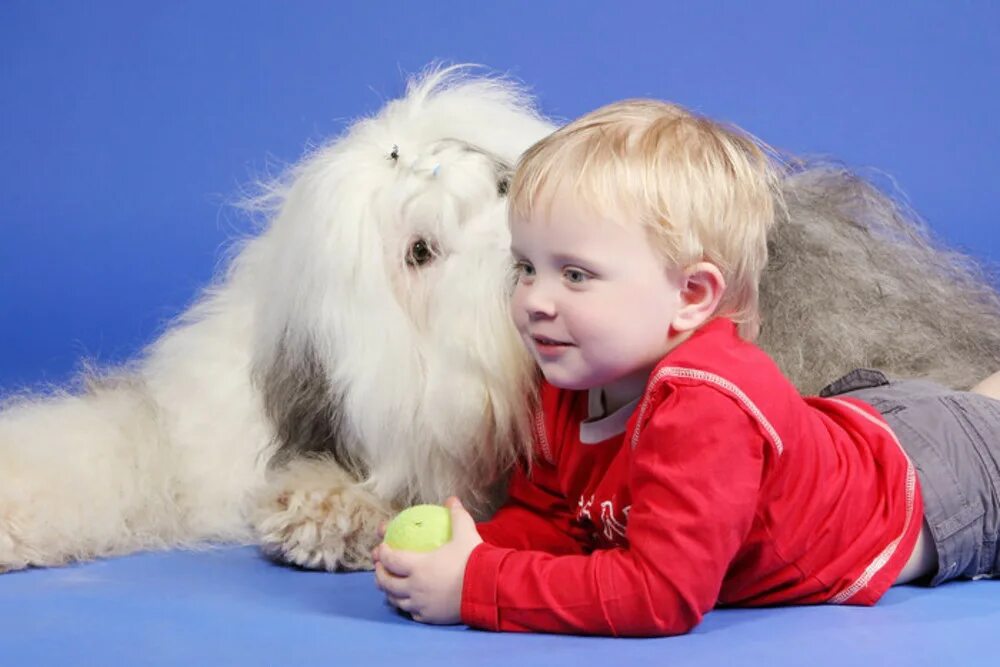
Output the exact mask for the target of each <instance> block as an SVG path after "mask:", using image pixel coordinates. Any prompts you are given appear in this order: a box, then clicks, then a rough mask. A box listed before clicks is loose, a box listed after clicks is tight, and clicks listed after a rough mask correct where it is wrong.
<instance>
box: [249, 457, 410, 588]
mask: <svg viewBox="0 0 1000 667" xmlns="http://www.w3.org/2000/svg"><path fill="white" fill-rule="evenodd" d="M391 514H392V509H391V508H390V506H389V505H388V503H386V502H384V501H382V500H380V499H378V498H377V497H375V496H374V495H372V494H371V493H369V492H368V491H366V490H365V489H364V488H362V487H361V486H360V485H359V484H358V483H357V482H356V481H355V480H354V479H353V478H352V477H351V476H350V475H348V474H347V473H346V472H345V471H344V470H343V469H342V468H341V467H340V466H339V465H337V463H336V462H334V461H332V460H329V459H309V458H299V459H295V460H293V461H291V462H289V463H288V465H287V466H285V467H284V468H281V469H279V470H275V471H273V472H272V478H271V479H270V481H269V483H268V485H267V487H266V488H265V489H264V490H263V492H262V493H261V494H260V495H259V496H258V498H257V502H256V516H255V520H254V524H255V527H256V529H257V533H258V535H257V537H258V539H259V541H260V543H261V547H262V549H263V550H264V553H266V554H267V555H268V556H270V557H271V558H274V559H276V560H279V561H282V562H286V563H291V564H294V565H298V566H300V567H305V568H310V569H324V570H331V571H333V570H366V569H371V567H372V560H371V551H372V548H373V547H375V545H376V544H377V543H378V526H379V524H380V523H381V522H382V521H385V520H386V519H388V518H389V517H390V516H391Z"/></svg>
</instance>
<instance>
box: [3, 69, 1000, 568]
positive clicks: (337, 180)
mask: <svg viewBox="0 0 1000 667" xmlns="http://www.w3.org/2000/svg"><path fill="white" fill-rule="evenodd" d="M552 129H553V126H552V124H551V123H549V122H548V121H546V120H545V119H543V118H542V117H540V116H539V115H538V114H537V113H536V112H535V111H534V108H533V105H532V102H531V100H530V99H529V98H528V97H526V96H525V95H524V93H523V92H522V91H521V90H520V89H518V88H517V87H516V86H515V85H513V84H511V83H510V82H506V81H502V80H497V79H491V78H482V77H480V78H477V77H474V76H471V75H470V74H469V72H468V71H466V70H463V69H462V68H450V69H436V70H432V71H430V72H428V73H426V74H425V75H423V76H421V77H418V78H417V79H415V80H414V81H411V83H410V85H409V87H408V89H407V92H406V95H405V96H404V97H403V98H402V99H399V100H396V101H394V102H391V103H390V104H388V105H387V106H386V107H385V108H384V109H382V110H381V111H380V112H379V113H378V114H377V115H376V116H374V117H372V118H368V119H364V120H361V121H359V122H357V123H356V124H354V125H353V126H352V127H351V128H350V129H349V131H348V132H347V133H346V134H345V135H343V136H342V137H340V138H338V139H336V140H335V141H333V142H332V143H330V144H328V145H326V146H324V147H322V148H320V149H318V150H316V151H315V152H314V153H312V154H311V155H309V156H307V157H306V158H305V159H304V160H303V161H302V162H301V163H300V164H298V165H297V166H296V167H294V168H293V169H292V170H290V172H289V173H288V174H287V175H286V177H285V178H283V179H281V180H280V181H279V182H277V183H274V184H272V185H270V186H269V187H268V188H267V189H266V190H265V191H264V192H263V193H262V194H261V195H260V196H259V197H257V198H256V199H254V200H253V201H252V202H250V207H251V208H252V209H254V210H255V211H258V212H263V213H264V214H265V215H266V218H267V225H266V227H265V228H264V230H263V231H262V232H261V233H260V234H259V235H258V236H256V237H255V238H252V239H251V240H249V241H247V242H245V243H243V244H242V245H241V246H240V247H238V248H237V249H236V252H235V254H234V256H233V259H232V261H231V262H230V264H229V267H228V270H227V271H226V272H225V274H224V275H223V276H221V277H220V279H219V280H218V281H217V283H216V284H215V285H213V286H211V287H210V288H208V289H207V290H206V291H205V293H204V295H203V296H202V298H201V299H200V301H199V302H198V303H197V304H196V305H194V306H193V307H192V308H191V309H190V310H188V311H187V312H186V313H184V314H183V315H182V316H181V317H180V318H179V319H178V321H177V322H175V323H174V324H173V326H172V327H171V328H170V329H169V330H168V331H167V332H166V333H165V334H164V335H163V336H162V337H161V338H160V339H159V340H157V341H156V342H155V343H154V344H153V345H152V346H151V347H150V348H149V349H148V350H146V351H145V353H144V354H143V355H142V357H141V358H140V359H138V360H136V361H135V362H134V363H133V364H131V365H129V366H128V367H126V368H122V369H117V370H112V371H107V372H104V373H100V374H98V373H93V372H92V373H88V374H87V376H86V377H85V378H84V379H83V380H82V386H81V387H79V388H77V389H76V390H75V391H72V392H65V393H57V394H54V395H49V396H21V397H12V398H8V400H7V402H6V404H5V405H4V406H3V408H2V412H0V570H4V569H16V568H23V567H26V566H30V565H36V566H46V565H58V564H61V563H66V562H68V561H72V560H78V559H85V558H92V557H95V556H106V555H111V554H121V553H126V552H129V551H134V550H139V549H151V548H165V547H172V546H178V545H196V544H198V543H201V542H205V541H213V542H241V543H247V542H258V543H260V544H261V545H263V548H264V550H265V551H266V552H267V553H268V554H270V555H272V556H274V557H276V558H278V559H281V560H284V561H288V562H291V563H295V564H298V565H302V566H305V567H313V568H326V569H331V570H332V569H341V568H342V569H357V568H364V567H368V566H369V565H370V561H369V556H368V554H369V551H370V548H371V547H372V546H373V544H374V541H375V539H376V538H375V534H376V526H377V525H378V523H379V522H380V521H381V520H383V519H384V518H385V517H387V516H389V514H390V513H391V512H393V511H395V510H396V509H398V508H400V507H402V506H405V505H408V504H411V503H414V502H417V501H426V502H436V501H440V500H442V499H443V498H444V497H445V496H447V495H450V494H457V495H459V496H461V497H462V498H463V500H464V501H465V502H466V503H467V505H469V506H470V507H472V508H473V509H475V510H476V511H477V512H478V513H479V514H480V515H484V514H486V513H488V512H489V511H490V509H491V507H492V503H494V502H495V500H496V499H497V497H498V494H497V489H498V488H499V487H498V484H499V483H500V482H502V479H503V474H504V472H505V471H506V470H508V469H509V467H510V466H511V464H512V463H513V462H514V461H515V460H517V459H518V457H521V456H524V455H525V454H526V453H527V443H528V442H529V440H530V437H529V434H530V424H527V423H526V416H527V415H529V414H530V411H529V405H530V400H531V397H532V392H533V385H534V371H533V366H532V364H531V362H530V359H529V358H528V356H527V354H526V353H525V352H524V350H523V349H522V347H521V344H520V342H519V340H518V338H517V336H516V334H515V332H514V331H513V329H512V325H511V324H510V322H509V319H508V314H507V311H506V301H507V292H508V287H509V283H508V282H507V281H508V280H509V262H510V260H509V258H508V248H507V244H508V233H507V227H506V219H505V201H504V197H505V193H506V188H507V179H508V177H509V172H510V170H511V167H512V165H513V164H514V163H515V161H516V159H517V156H518V154H519V153H520V152H521V151H523V150H524V149H525V148H527V147H528V146H529V145H531V144H532V143H533V142H534V141H536V140H538V139H539V138H541V137H542V136H544V135H545V134H547V133H548V132H549V131H551V130H552ZM784 196H785V208H784V209H783V220H782V221H781V222H780V224H779V225H778V226H777V231H776V233H775V234H774V236H773V242H772V248H771V252H772V262H771V264H770V266H769V269H768V272H767V274H766V276H765V280H764V285H763V290H762V307H763V321H764V328H763V332H762V337H761V343H762V344H763V346H764V347H765V348H766V349H767V350H768V351H770V352H771V353H772V355H774V356H775V357H776V359H777V360H778V362H779V364H780V365H781V366H782V367H783V368H784V370H785V371H786V372H787V373H789V375H790V376H791V377H792V379H793V380H794V381H795V382H796V383H797V384H798V386H799V387H800V388H801V389H803V390H805V391H809V392H813V391H816V390H817V389H818V388H819V387H820V386H822V384H824V383H825V382H827V381H829V380H832V379H834V378H835V377H836V376H837V375H838V374H840V373H842V372H844V371H847V370H850V369H852V368H854V367H857V366H877V367H881V368H884V369H886V370H888V371H889V372H891V373H894V374H897V375H920V376H929V377H935V378H937V379H939V380H942V381H944V382H946V383H948V384H951V385H955V386H962V385H965V386H968V385H969V384H971V383H973V382H974V381H975V380H978V379H979V378H981V377H983V376H985V375H987V374H988V372H989V371H991V370H993V369H995V368H1000V299H998V296H997V294H996V293H995V292H994V291H993V289H992V288H990V287H989V284H988V282H987V281H986V280H984V279H983V278H982V277H981V276H980V275H979V273H978V272H977V270H976V269H975V267H974V266H973V265H972V264H971V263H970V262H969V261H968V260H967V259H966V258H964V257H961V256H959V255H955V254H953V253H949V252H945V251H941V250H937V249H935V248H934V247H933V246H932V245H931V244H930V243H929V242H928V241H927V238H926V235H925V234H924V233H923V231H922V230H921V229H920V227H919V226H918V225H916V224H915V223H914V222H913V221H912V219H911V217H910V216H908V215H906V214H905V211H902V210H901V209H900V208H898V207H897V206H895V205H894V204H893V203H892V202H891V200H889V199H888V198H887V197H886V196H884V195H883V194H882V193H880V192H879V191H878V190H877V189H875V188H873V187H871V186H870V185H868V184H867V183H866V182H865V181H863V180H861V179H859V178H857V177H856V176H854V175H852V174H851V173H849V172H847V171H844V170H841V169H837V168H832V167H829V166H822V165H820V166H814V165H809V164H798V165H797V166H795V165H793V167H790V168H789V170H788V175H787V178H786V180H785V193H784Z"/></svg>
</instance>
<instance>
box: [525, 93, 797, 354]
mask: <svg viewBox="0 0 1000 667" xmlns="http://www.w3.org/2000/svg"><path fill="white" fill-rule="evenodd" d="M773 156H774V152H773V151H771V150H770V149H769V148H768V147H767V146H765V145H764V144H763V143H761V142H760V141H758V140H757V139H755V138H754V137H752V136H750V135H748V134H747V133H745V132H743V131H741V130H739V129H738V128H735V127H729V126H725V125H722V124H720V123H717V122H715V121H712V120H710V119H708V118H704V117H701V116H698V115H696V114H694V113H692V112H690V111H688V110H686V109H684V108H682V107H680V106H677V105H675V104H668V103H665V102H658V101H654V100H626V101H623V102H616V103H614V104H610V105H608V106H605V107H602V108H600V109H598V110H596V111H593V112H591V113H589V114H587V115H585V116H583V117H581V118H579V119H577V120H575V121H573V122H572V123H570V124H569V125H566V126H565V127H563V128H561V129H559V130H557V131H556V132H554V133H552V134H551V135H549V136H547V137H546V138H544V139H542V140H541V141H539V142H538V143H536V144H535V145H534V146H532V147H531V148H529V149H528V151H527V152H526V153H525V154H524V155H523V156H522V157H521V159H520V162H519V163H518V167H517V171H516V173H515V174H514V178H513V181H512V183H511V187H510V213H511V216H513V217H516V218H519V219H524V220H527V219H528V218H530V217H531V213H532V211H533V210H534V209H535V207H536V206H537V205H538V204H539V203H540V202H551V195H552V194H553V193H554V192H555V190H556V189H558V188H560V187H563V186H569V187H570V188H571V190H570V192H571V194H572V196H573V197H575V201H576V202H578V203H579V204H580V205H581V206H582V207H583V208H585V209H590V210H592V211H594V212H595V213H596V214H598V215H601V216H602V217H606V218H609V219H611V220H623V219H625V220H634V221H636V222H639V223H641V224H642V225H644V226H645V227H646V228H647V229H648V230H649V231H650V232H651V238H652V242H653V243H654V244H655V246H656V248H657V250H658V251H659V252H660V253H661V255H662V256H663V257H664V259H665V260H666V261H667V262H669V263H670V264H671V265H673V266H677V267H686V266H689V265H691V264H694V263H696V262H700V261H707V262H711V263H712V264H714V265H715V266H717V267H718V268H719V270H720V271H721V272H722V275H723V277H724V278H725V280H726V291H725V293H724V294H723V297H722V300H721V302H720V304H719V308H718V310H717V311H716V314H717V315H722V316H726V317H730V318H732V319H733V320H734V321H736V322H737V323H738V324H739V326H740V333H741V334H742V335H743V336H744V337H745V338H747V339H751V340H752V339H753V338H755V337H756V335H757V332H758V331H759V328H760V316H759V313H758V284H759V282H760V276H761V272H762V271H763V269H764V265H765V264H766V263H767V232H768V229H769V228H770V227H771V225H772V224H773V223H774V217H775V203H776V201H778V197H779V194H778V192H779V190H778V187H777V184H778V169H777V168H776V167H777V163H776V161H775V160H773Z"/></svg>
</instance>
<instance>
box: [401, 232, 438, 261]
mask: <svg viewBox="0 0 1000 667" xmlns="http://www.w3.org/2000/svg"><path fill="white" fill-rule="evenodd" d="M436 255H437V252H436V251H435V249H434V247H433V246H432V245H431V244H429V243H428V242H427V241H425V240H424V239H416V240H414V241H413V243H411V244H410V247H409V249H408V250H407V251H406V263H407V264H408V265H409V266H413V267H417V266H425V265H427V264H430V263H431V262H432V261H433V260H434V257H435V256H436Z"/></svg>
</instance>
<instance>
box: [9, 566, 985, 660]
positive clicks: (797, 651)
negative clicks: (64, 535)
mask: <svg viewBox="0 0 1000 667" xmlns="http://www.w3.org/2000/svg"><path fill="white" fill-rule="evenodd" d="M998 649H1000V582H996V581H980V582H962V583H955V584H949V585H946V586H943V587H941V588H938V589H936V590H928V589H921V588H909V587H906V588H897V589H893V590H892V591H890V592H889V594H888V595H887V596H886V597H885V598H884V599H883V600H882V602H881V603H879V605H878V606H876V607H874V608H851V607H798V608H781V609H762V610H722V611H715V612H712V613H711V614H709V615H708V616H707V617H706V619H705V621H704V623H702V625H701V626H700V627H698V628H697V629H696V630H695V632H694V633H692V634H690V635H687V636H684V637H672V638H664V639H652V640H641V639H639V640H636V639H603V638H584V637H558V636H546V635H501V634H493V633H487V632H479V631H474V630H469V629H467V628H464V627H445V628H441V627H430V626H424V625H419V624H417V623H414V622H412V621H409V620H406V619H404V618H402V617H400V616H397V615H396V614H395V613H394V612H393V611H392V610H391V609H390V608H389V607H387V606H385V605H384V604H383V601H382V598H381V597H380V595H379V593H378V591H377V590H375V588H374V585H373V583H372V576H371V575H370V574H365V573H362V574H327V573H319V572H305V571H298V570H294V569H290V568H285V567H280V566H277V565H274V564H272V563H270V562H268V561H266V560H264V559H262V558H261V557H260V556H259V555H258V553H257V551H256V550H255V549H253V548H220V549H217V550H210V551H204V552H194V553H192V552H181V551H176V552H169V553H150V554H141V555H136V556H130V557H125V558H117V559H111V560H105V561H99V562H94V563H86V564H83V565H76V566H72V567H67V568H61V569H53V570H29V571H26V572H15V573H9V574H5V575H0V665H2V666H3V667H8V666H11V665H62V664H67V665H70V664H71V665H91V664H93V665H202V664H206V665H207V664H211V665H280V666H282V667H285V666H299V665H351V666H354V665H364V666H373V665H389V664H393V665H394V667H417V666H421V665H447V666H449V667H452V666H461V665H472V664H475V665H504V666H505V667H511V666H513V667H528V666H529V665H544V666H545V667H558V666H559V665H574V666H576V665H584V664H601V665H619V664H622V665H631V664H658V665H665V666H675V665H699V666H702V667H703V666H707V665H729V664H733V665H736V664H739V665H748V664H749V665H755V664H760V665H789V666H791V665H808V666H809V667H817V666H819V665H836V666H837V667H844V666H845V665H869V664H905V665H911V666H912V665H946V666H948V667H958V666H962V667H965V666H967V665H995V664H997V661H998V660H1000V658H998V657H997V656H998Z"/></svg>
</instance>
